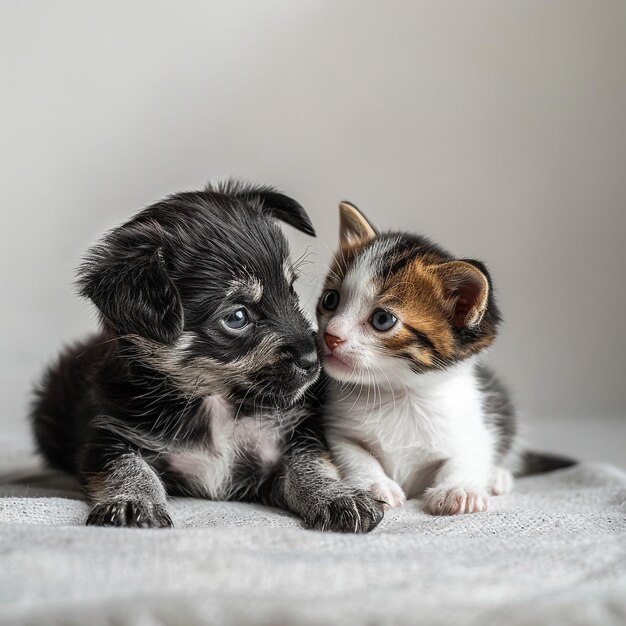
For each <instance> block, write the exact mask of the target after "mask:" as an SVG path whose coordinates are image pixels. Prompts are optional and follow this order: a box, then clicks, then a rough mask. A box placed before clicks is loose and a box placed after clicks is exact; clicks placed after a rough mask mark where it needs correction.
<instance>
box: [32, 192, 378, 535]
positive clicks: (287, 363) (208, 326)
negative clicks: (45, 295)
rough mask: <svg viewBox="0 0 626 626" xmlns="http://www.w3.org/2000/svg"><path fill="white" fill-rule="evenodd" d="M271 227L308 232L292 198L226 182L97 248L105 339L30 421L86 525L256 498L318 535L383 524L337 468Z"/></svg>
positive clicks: (90, 293) (92, 277)
mask: <svg viewBox="0 0 626 626" xmlns="http://www.w3.org/2000/svg"><path fill="white" fill-rule="evenodd" d="M275 220H282V221H284V222H286V223H287V224H290V225H291V226H293V227H295V228H297V229H298V230H300V231H303V232H305V233H307V234H309V235H314V234H315V232H314V230H313V227H312V225H311V222H310V220H309V218H308V217H307V215H306V213H305V211H304V209H303V208H302V207H301V206H300V205H299V204H298V203H297V202H296V201H295V200H293V199H291V198H289V197H287V196H285V195H283V194H280V193H278V192H276V191H275V190H273V189H271V188H268V187H253V186H249V185H244V184H241V183H237V182H230V183H226V184H224V185H218V186H216V187H212V186H209V187H207V188H206V189H205V190H204V191H200V192H193V193H180V194H177V195H173V196H170V197H169V198H166V199H165V200H163V201H162V202H158V203H157V204H155V205H153V206H151V207H148V208H147V209H144V210H143V211H141V212H139V213H138V214H137V215H136V216H135V217H133V218H132V219H130V220H129V221H128V222H126V223H125V224H123V225H122V226H120V227H118V228H115V229H114V230H112V231H111V232H109V233H108V234H107V235H106V236H105V237H104V238H103V239H102V240H101V241H100V242H99V243H97V244H96V245H95V246H94V247H93V248H92V249H91V250H90V251H89V252H88V254H87V256H86V258H85V260H84V262H83V264H82V265H81V267H80V269H79V287H80V293H81V294H82V295H83V296H84V297H86V298H88V299H90V300H91V301H92V302H93V303H94V304H95V305H96V307H97V308H98V310H99V313H100V320H101V331H100V333H99V334H97V335H95V336H93V337H91V338H90V339H88V340H87V341H85V342H83V343H80V344H78V345H76V346H74V347H72V348H70V349H67V350H66V351H65V352H64V353H62V355H61V356H60V358H59V360H58V362H57V363H56V364H54V365H53V366H52V367H50V368H49V369H48V370H47V372H46V374H45V376H44V377H43V381H42V383H41V385H40V386H39V388H38V389H37V391H36V397H35V400H34V403H33V408H32V414H31V419H32V425H33V430H34V435H35V439H36V442H37V445H38V448H39V450H40V452H41V453H42V454H43V456H44V457H45V458H46V459H47V461H48V463H49V464H50V465H51V466H53V467H56V468H59V469H62V470H65V471H68V472H72V473H74V474H77V475H78V476H79V478H80V480H81V482H82V484H83V486H84V489H85V490H86V493H87V495H88V497H89V499H90V500H91V501H92V502H93V505H94V506H93V508H92V510H91V513H90V514H89V517H88V519H87V524H90V525H108V526H135V527H167V526H171V525H172V521H171V518H170V516H169V514H168V509H167V496H168V495H184V496H197V497H201V498H210V499H220V500H246V501H258V502H263V503H266V504H270V505H274V506H280V507H284V508H287V509H289V510H290V511H293V512H294V513H296V514H298V515H300V516H301V517H302V518H303V520H304V522H305V525H306V526H307V527H309V528H315V529H320V530H335V531H346V532H367V531H369V530H371V529H373V528H374V527H375V526H376V525H377V524H378V522H379V521H380V520H381V518H382V509H381V506H380V504H379V503H377V502H376V501H374V500H373V499H372V496H371V495H369V493H368V492H366V491H363V490H359V489H355V488H351V487H349V486H348V485H347V484H345V483H343V482H341V481H340V479H339V476H338V472H337V470H336V469H335V467H334V466H333V465H332V463H331V462H330V461H329V458H328V454H327V448H326V443H325V441H324V438H323V435H322V432H321V427H320V420H319V413H320V411H321V406H322V403H323V392H322V390H321V389H320V388H319V386H318V388H314V384H315V382H316V380H317V378H318V375H319V369H320V367H319V362H318V356H317V352H316V345H315V337H314V333H313V331H312V329H311V326H310V324H309V322H308V321H307V319H306V318H305V316H304V315H303V313H302V311H301V310H300V307H299V302H298V297H297V295H296V292H295V291H294V280H295V278H296V269H295V268H294V267H293V265H292V263H291V261H290V260H289V249H288V244H287V241H286V239H285V237H284V235H283V233H282V231H281V230H280V228H279V227H278V225H277V224H276V223H275Z"/></svg>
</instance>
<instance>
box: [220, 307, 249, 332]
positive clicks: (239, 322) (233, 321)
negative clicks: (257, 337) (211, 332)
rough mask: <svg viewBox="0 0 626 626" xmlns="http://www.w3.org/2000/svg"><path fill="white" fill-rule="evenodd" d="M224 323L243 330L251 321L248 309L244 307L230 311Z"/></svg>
mask: <svg viewBox="0 0 626 626" xmlns="http://www.w3.org/2000/svg"><path fill="white" fill-rule="evenodd" d="M222 321H223V322H224V325H225V326H228V328H232V329H233V330H241V329H242V328H244V327H245V326H247V325H248V324H249V323H250V318H249V316H248V311H246V309H245V308H244V307H241V308H239V309H235V310H234V311H233V312H232V313H229V314H228V315H227V316H226V317H225V318H224V319H223V320H222Z"/></svg>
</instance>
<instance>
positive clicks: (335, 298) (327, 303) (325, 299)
mask: <svg viewBox="0 0 626 626" xmlns="http://www.w3.org/2000/svg"><path fill="white" fill-rule="evenodd" d="M322 306H323V307H324V308H325V309H326V310H327V311H334V310H335V309H336V308H337V307H338V306H339V292H338V291H337V290H335V289H327V290H326V291H325V292H324V294H323V295H322Z"/></svg>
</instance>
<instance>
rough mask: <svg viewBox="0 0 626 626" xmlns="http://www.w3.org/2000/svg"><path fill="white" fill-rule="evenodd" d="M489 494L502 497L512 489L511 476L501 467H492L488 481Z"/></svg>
mask: <svg viewBox="0 0 626 626" xmlns="http://www.w3.org/2000/svg"><path fill="white" fill-rule="evenodd" d="M488 489H489V493H491V495H492V496H502V495H504V494H505V493H510V492H511V490H512V489H513V474H511V472H509V470H507V469H504V468H503V467H494V468H493V471H492V473H491V478H490V480H489V488H488Z"/></svg>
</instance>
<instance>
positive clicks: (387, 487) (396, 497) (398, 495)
mask: <svg viewBox="0 0 626 626" xmlns="http://www.w3.org/2000/svg"><path fill="white" fill-rule="evenodd" d="M370 491H371V493H372V497H373V498H374V500H378V501H379V502H382V503H383V507H384V508H385V509H395V508H397V507H399V506H402V505H403V504H404V503H405V502H406V495H405V494H404V491H403V490H402V487H400V485H398V483H397V482H396V481H395V480H391V478H386V479H385V480H384V481H381V482H377V483H374V484H373V485H372V486H371V487H370Z"/></svg>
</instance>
